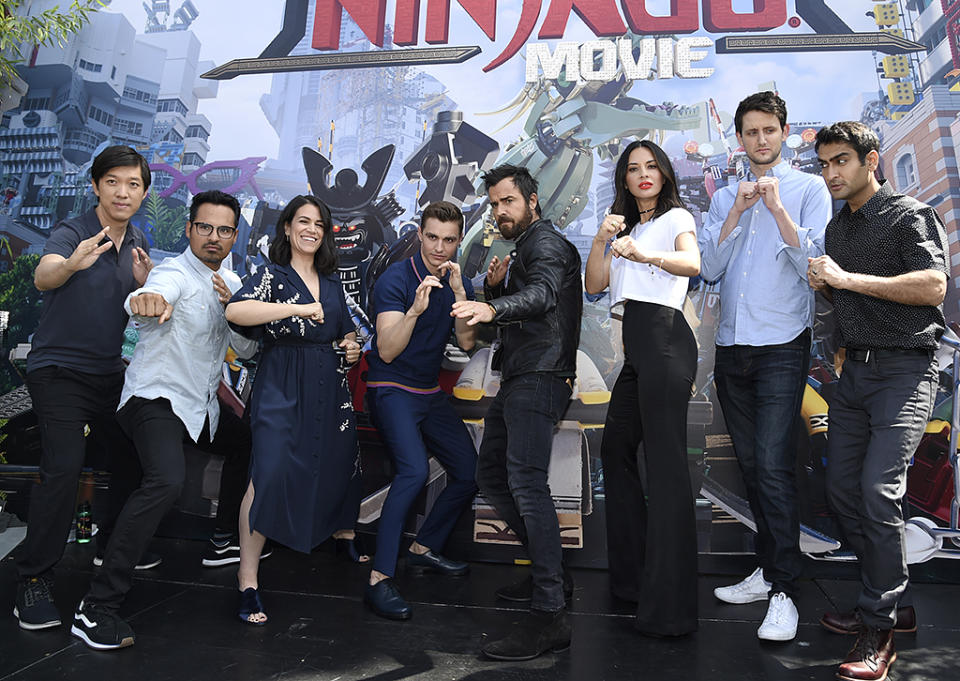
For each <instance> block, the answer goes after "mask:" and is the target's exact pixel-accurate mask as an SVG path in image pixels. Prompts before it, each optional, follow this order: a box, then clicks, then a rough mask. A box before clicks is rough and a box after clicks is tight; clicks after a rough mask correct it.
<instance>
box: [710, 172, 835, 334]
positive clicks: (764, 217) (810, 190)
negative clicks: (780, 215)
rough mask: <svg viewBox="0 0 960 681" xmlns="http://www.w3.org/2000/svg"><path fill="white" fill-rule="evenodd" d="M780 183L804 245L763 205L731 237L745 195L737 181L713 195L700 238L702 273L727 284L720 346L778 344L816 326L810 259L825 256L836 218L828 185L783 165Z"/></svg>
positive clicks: (722, 291)
mask: <svg viewBox="0 0 960 681" xmlns="http://www.w3.org/2000/svg"><path fill="white" fill-rule="evenodd" d="M768 172H772V174H773V175H774V176H776V177H777V178H778V179H779V184H780V202H781V203H782V204H783V206H784V208H785V209H786V211H787V215H789V216H790V218H791V219H792V220H793V222H794V224H796V226H797V237H798V239H799V241H800V246H799V247H796V246H790V245H788V244H787V243H786V242H785V241H784V240H783V237H782V236H781V234H780V228H779V227H777V221H776V220H775V219H774V217H773V214H772V213H771V212H770V210H769V209H768V208H767V207H766V205H765V204H764V203H763V199H762V198H761V199H760V200H758V201H757V202H756V203H755V204H754V205H753V206H752V207H750V208H748V209H747V210H746V211H744V213H743V215H741V216H740V220H739V221H738V222H737V226H736V227H735V228H734V230H733V231H732V232H731V233H730V235H729V236H728V237H727V238H726V239H724V240H723V243H718V242H719V239H720V230H721V229H722V228H723V222H724V220H726V219H727V214H728V213H729V212H730V209H731V208H732V207H733V203H734V201H735V200H736V198H737V186H738V185H737V183H732V184H730V185H727V186H726V187H723V188H721V189H720V190H718V191H717V193H715V194H714V195H713V200H712V201H711V202H710V212H709V214H708V216H707V219H706V220H705V222H704V225H703V227H702V228H701V230H700V234H699V245H700V274H701V276H702V277H703V278H704V279H705V280H706V281H708V282H715V281H717V280H719V281H720V322H719V324H718V325H717V338H716V342H717V345H754V346H758V345H778V344H780V343H786V342H789V341H791V340H793V339H794V338H796V337H797V336H799V335H800V333H802V332H803V330H804V329H805V328H807V327H810V326H812V325H813V305H814V301H813V290H812V289H811V288H810V286H809V285H808V283H807V258H808V257H810V258H815V257H817V256H819V255H822V254H823V233H824V230H825V228H826V226H827V222H829V221H830V218H831V216H832V215H833V206H832V203H831V199H830V192H829V191H828V190H827V185H826V183H825V182H824V181H823V179H822V178H821V177H820V176H819V175H811V174H809V173H804V172H801V171H799V170H796V169H795V168H792V167H790V165H789V164H788V163H787V162H785V161H781V162H780V163H779V164H777V165H776V166H774V167H773V168H772V169H771V170H770V171H768Z"/></svg>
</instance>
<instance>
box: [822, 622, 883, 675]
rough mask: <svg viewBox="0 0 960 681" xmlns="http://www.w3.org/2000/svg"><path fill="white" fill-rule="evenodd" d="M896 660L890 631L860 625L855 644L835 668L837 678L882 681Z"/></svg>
mask: <svg viewBox="0 0 960 681" xmlns="http://www.w3.org/2000/svg"><path fill="white" fill-rule="evenodd" d="M896 659H897V653H896V651H895V650H894V648H893V630H892V629H875V628H873V627H867V626H862V625H861V628H860V635H859V636H857V642H856V643H855V644H854V645H853V648H851V649H850V652H849V653H847V657H846V659H845V660H844V661H843V662H841V663H840V666H839V667H837V678H838V679H842V680H843V681H883V680H884V679H886V678H887V670H889V669H890V665H892V664H893V662H894V660H896Z"/></svg>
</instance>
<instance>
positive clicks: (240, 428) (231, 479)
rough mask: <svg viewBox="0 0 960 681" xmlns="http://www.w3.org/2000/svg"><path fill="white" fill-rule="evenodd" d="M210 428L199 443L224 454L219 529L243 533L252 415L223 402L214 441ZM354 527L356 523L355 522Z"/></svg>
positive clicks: (201, 446)
mask: <svg viewBox="0 0 960 681" xmlns="http://www.w3.org/2000/svg"><path fill="white" fill-rule="evenodd" d="M208 433H209V430H208V428H207V427H204V433H203V434H201V436H200V440H199V442H198V443H197V446H198V447H199V448H200V449H202V450H203V451H206V452H212V453H214V454H219V455H220V456H222V457H223V469H222V470H221V471H220V501H219V502H218V504H217V521H216V529H217V531H218V532H229V533H231V534H235V535H237V534H239V533H240V530H239V527H238V524H237V521H238V520H239V518H240V502H241V501H242V500H243V495H244V493H245V492H246V491H247V482H248V481H249V479H250V448H251V446H252V443H253V440H252V438H251V435H250V417H249V415H248V414H246V413H244V415H243V417H242V418H241V417H239V416H237V415H236V413H234V411H233V409H231V408H230V407H228V406H227V405H226V404H224V403H223V402H222V401H221V402H220V424H219V425H218V426H217V432H216V434H215V435H214V437H213V441H212V442H210V441H208V439H207V437H206V436H207V435H208ZM350 527H353V525H352V524H351V525H350Z"/></svg>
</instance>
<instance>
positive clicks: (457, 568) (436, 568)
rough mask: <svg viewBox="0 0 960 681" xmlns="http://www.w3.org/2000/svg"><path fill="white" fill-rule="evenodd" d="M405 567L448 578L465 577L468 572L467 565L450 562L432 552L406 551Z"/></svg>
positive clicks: (454, 561)
mask: <svg viewBox="0 0 960 681" xmlns="http://www.w3.org/2000/svg"><path fill="white" fill-rule="evenodd" d="M407 567H413V568H417V569H420V570H431V571H433V572H439V573H440V574H442V575H447V576H448V577H459V576H460V575H465V574H467V573H468V572H470V564H469V563H462V562H460V561H456V560H450V559H449V558H445V557H443V556H441V555H440V554H439V553H434V552H433V551H427V552H426V553H414V552H413V551H407Z"/></svg>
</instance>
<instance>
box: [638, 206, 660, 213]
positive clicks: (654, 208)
mask: <svg viewBox="0 0 960 681" xmlns="http://www.w3.org/2000/svg"><path fill="white" fill-rule="evenodd" d="M656 209H657V207H656V206H654V207H653V208H647V209H646V210H641V211H639V212H638V213H637V215H646V214H647V213H650V212H653V211H655V210H656Z"/></svg>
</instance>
